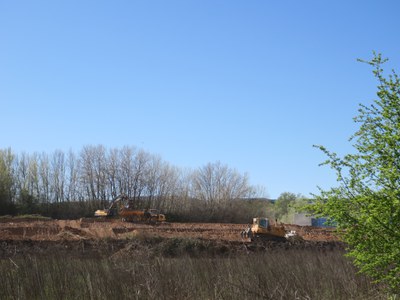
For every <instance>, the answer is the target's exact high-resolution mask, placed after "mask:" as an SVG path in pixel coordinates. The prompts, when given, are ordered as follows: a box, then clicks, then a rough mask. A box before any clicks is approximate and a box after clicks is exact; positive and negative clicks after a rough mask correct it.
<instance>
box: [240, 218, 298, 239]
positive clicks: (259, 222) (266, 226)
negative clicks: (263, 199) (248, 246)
mask: <svg viewBox="0 0 400 300" xmlns="http://www.w3.org/2000/svg"><path fill="white" fill-rule="evenodd" d="M241 235H242V237H244V238H250V240H251V241H257V240H261V241H278V242H284V241H287V240H288V239H292V238H293V237H294V236H296V233H295V232H293V231H290V232H288V231H286V229H285V226H284V225H283V224H282V223H278V221H277V220H275V221H271V220H269V219H268V218H253V224H251V225H249V226H248V227H247V228H246V229H244V230H243V231H242V233H241Z"/></svg>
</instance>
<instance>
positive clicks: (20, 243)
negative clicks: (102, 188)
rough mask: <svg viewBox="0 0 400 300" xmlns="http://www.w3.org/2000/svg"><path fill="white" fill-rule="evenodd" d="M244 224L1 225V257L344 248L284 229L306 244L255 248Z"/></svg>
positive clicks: (313, 231) (327, 236)
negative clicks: (242, 235) (245, 236)
mask: <svg viewBox="0 0 400 300" xmlns="http://www.w3.org/2000/svg"><path fill="white" fill-rule="evenodd" d="M246 227H247V225H246V224H220V223H164V224H159V225H149V224H134V223H127V222H122V221H120V220H104V219H103V220H102V219H81V220H41V219H37V220H35V219H34V220H32V219H17V218H7V219H1V220H0V258H7V257H14V256H24V255H50V254H52V255H54V254H57V255H70V256H75V257H93V256H99V257H110V256H121V255H138V254H143V253H147V254H149V255H159V254H161V255H165V256H179V255H182V254H189V255H201V254H202V253H207V254H208V255H209V254H212V255H220V254H232V253H236V252H247V253H248V252H254V251H266V250H270V251H273V250H275V249H278V250H282V249H285V250H298V249H313V250H318V251H320V250H322V251H326V250H334V249H340V250H342V249H343V248H344V245H343V244H342V243H341V242H340V241H339V239H338V238H337V237H336V236H335V234H334V231H333V230H332V229H326V228H315V227H311V226H296V225H286V229H288V230H295V231H296V232H297V234H298V235H299V236H301V237H302V238H303V240H302V241H295V242H283V243H282V242H264V243H261V244H260V243H252V242H250V240H248V239H245V238H242V237H241V232H242V230H243V229H244V228H246Z"/></svg>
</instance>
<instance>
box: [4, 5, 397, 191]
mask: <svg viewBox="0 0 400 300" xmlns="http://www.w3.org/2000/svg"><path fill="white" fill-rule="evenodd" d="M399 12H400V2H399V1H395V0H393V1H368V0H364V1H321V0H315V1H307V0H306V1H294V0H293V1H269V0H263V1H208V0H201V1H189V0H182V1H174V0H169V1H133V0H130V1H71V0H70V1H40V0H36V1H5V0H4V1H1V0H0V105H1V106H0V148H8V147H11V148H12V149H13V150H14V151H15V152H17V153H20V152H22V151H25V152H28V153H33V152H35V151H38V152H42V151H44V152H47V153H52V152H53V151H54V150H56V149H61V150H64V151H68V150H69V149H72V150H74V151H76V152H79V151H80V150H81V148H82V147H83V146H85V145H97V144H102V145H104V146H106V147H107V148H113V147H117V148H119V147H122V146H124V145H132V146H137V147H140V148H143V149H144V150H146V151H148V152H150V153H152V154H158V155H160V156H161V157H162V158H163V159H164V160H166V161H168V162H169V163H171V164H173V165H175V166H178V167H180V168H192V169H194V168H197V167H201V166H203V165H205V164H207V163H209V162H216V161H221V162H222V163H224V164H227V165H228V166H229V167H231V168H234V169H236V170H237V171H239V172H240V173H247V174H248V175H249V178H250V182H251V184H253V185H261V186H264V187H265V188H266V191H267V193H268V195H269V196H270V197H272V198H276V197H278V196H279V195H280V193H282V192H285V191H289V192H293V193H301V194H303V195H306V196H309V193H310V192H315V191H316V190H317V188H316V187H317V186H321V187H324V188H327V187H330V186H332V185H335V175H334V174H333V172H332V171H331V170H330V169H329V168H327V167H319V166H318V164H319V163H320V162H322V161H323V160H324V159H325V157H324V156H323V155H322V154H321V153H320V152H319V151H318V150H317V149H315V148H313V147H312V145H313V144H323V145H325V146H327V147H328V148H329V149H331V150H334V151H336V152H338V153H340V154H344V153H348V152H350V151H351V149H352V148H351V146H350V143H349V142H348V138H349V136H350V135H351V134H352V133H353V132H354V130H355V128H356V127H355V126H354V123H353V121H352V117H354V116H355V115H356V113H357V108H358V104H359V103H368V102H369V101H370V100H372V99H374V97H375V86H376V82H375V81H374V79H373V77H372V74H371V70H370V68H369V67H368V66H367V65H364V64H361V63H358V62H356V59H357V58H365V59H369V58H371V57H372V51H373V50H376V51H378V52H382V53H383V55H384V56H386V57H389V59H390V62H389V64H388V67H390V68H395V69H397V70H400V39H399V28H400V24H399Z"/></svg>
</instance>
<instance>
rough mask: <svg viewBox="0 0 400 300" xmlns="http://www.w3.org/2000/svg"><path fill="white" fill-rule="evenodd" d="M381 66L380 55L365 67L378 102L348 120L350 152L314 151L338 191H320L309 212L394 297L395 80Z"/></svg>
mask: <svg viewBox="0 0 400 300" xmlns="http://www.w3.org/2000/svg"><path fill="white" fill-rule="evenodd" d="M384 62H386V60H384V59H382V57H381V55H380V54H375V56H374V58H373V59H372V60H371V61H367V62H366V63H367V64H369V65H370V66H372V67H373V74H374V76H375V77H376V79H377V80H378V87H377V88H378V91H377V96H378V99H377V100H374V102H373V104H371V105H369V106H367V105H360V109H359V115H358V116H357V117H355V118H354V120H355V122H357V123H359V124H360V127H359V129H358V131H357V132H356V133H355V134H354V135H353V136H352V138H351V140H352V141H353V142H354V145H353V146H354V148H355V153H354V154H348V155H345V156H344V157H343V158H340V157H339V156H338V155H337V154H336V153H334V152H330V151H328V150H327V149H326V148H325V147H323V146H319V148H320V149H321V150H322V151H323V152H324V153H325V154H326V155H327V156H328V159H327V161H326V162H325V164H327V165H329V166H330V167H331V168H332V169H334V170H335V171H336V173H337V180H338V182H339V187H335V188H332V189H330V190H328V191H321V194H320V195H319V196H318V197H317V200H318V203H317V204H316V205H314V207H313V208H314V210H315V211H316V212H318V213H320V214H321V215H324V216H329V217H330V218H331V219H333V220H334V221H336V222H337V225H338V228H339V230H340V232H342V233H343V238H344V240H345V241H346V242H347V243H348V245H349V255H350V256H351V257H352V258H353V259H354V263H355V264H356V265H357V266H358V267H359V268H360V270H361V272H363V273H365V274H368V275H370V276H371V277H373V278H374V279H375V280H376V281H377V282H383V283H385V284H387V286H388V287H389V288H390V289H391V290H392V292H394V293H397V294H400V230H399V229H400V80H399V77H398V75H397V74H396V73H395V71H392V73H391V74H390V75H389V76H386V77H385V76H384V71H383V69H382V64H383V63H384Z"/></svg>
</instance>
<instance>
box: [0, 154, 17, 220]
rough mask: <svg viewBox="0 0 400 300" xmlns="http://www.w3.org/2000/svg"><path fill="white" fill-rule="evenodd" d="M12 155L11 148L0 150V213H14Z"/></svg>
mask: <svg viewBox="0 0 400 300" xmlns="http://www.w3.org/2000/svg"><path fill="white" fill-rule="evenodd" d="M13 160H14V155H13V153H12V152H11V149H6V150H0V215H4V214H15V205H14V203H13V202H12V198H13V195H14V193H13V184H14V182H13V180H14V179H13V174H12V163H13Z"/></svg>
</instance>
